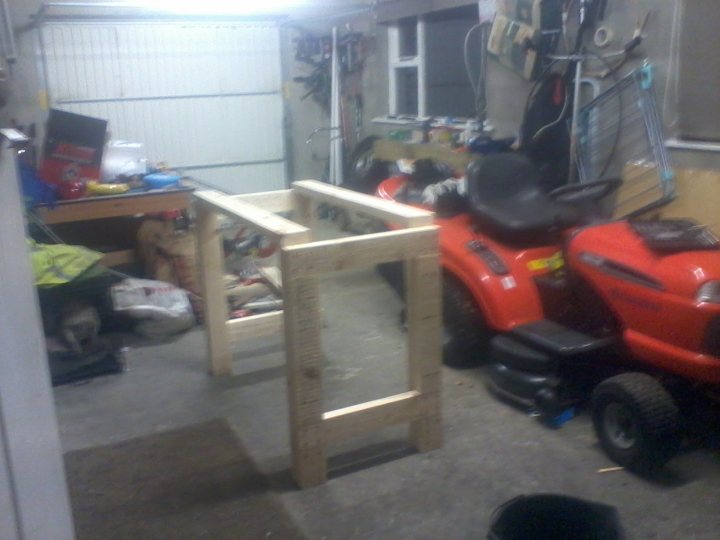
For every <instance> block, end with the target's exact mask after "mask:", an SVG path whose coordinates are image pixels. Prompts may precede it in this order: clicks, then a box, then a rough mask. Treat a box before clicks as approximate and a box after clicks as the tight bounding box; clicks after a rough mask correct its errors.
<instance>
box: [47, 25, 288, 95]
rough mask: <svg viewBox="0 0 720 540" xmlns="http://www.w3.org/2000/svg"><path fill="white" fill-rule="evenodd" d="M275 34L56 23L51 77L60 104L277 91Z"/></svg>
mask: <svg viewBox="0 0 720 540" xmlns="http://www.w3.org/2000/svg"><path fill="white" fill-rule="evenodd" d="M276 36H277V29H276V28H273V27H270V26H267V27H254V26H249V25H232V26H217V27H216V26H207V25H202V26H193V25H180V24H158V25H155V24H154V25H149V24H144V25H143V24H118V25H116V26H110V25H107V26H105V25H72V24H65V25H54V24H51V25H49V26H48V27H47V29H46V30H45V34H44V39H45V43H46V47H47V52H46V55H47V61H48V65H49V69H48V76H49V78H50V79H51V80H50V83H51V85H52V87H53V89H54V95H53V97H54V98H55V99H57V100H79V99H113V98H143V97H153V96H185V95H194V94H201V95H207V94H210V95H213V94H228V93H230V94H237V93H267V92H276V91H277V90H278V88H279V87H280V85H281V81H280V64H279V62H280V51H279V40H278V39H277V37H276Z"/></svg>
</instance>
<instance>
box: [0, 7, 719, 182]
mask: <svg viewBox="0 0 720 540" xmlns="http://www.w3.org/2000/svg"><path fill="white" fill-rule="evenodd" d="M677 1H680V0H637V2H621V1H620V0H611V1H610V2H609V6H608V14H607V15H608V17H607V20H606V24H608V25H610V26H612V28H613V29H614V31H615V35H616V40H615V42H614V43H613V45H611V48H615V47H616V46H620V45H621V44H622V43H624V41H626V40H627V39H629V37H630V36H631V35H632V30H633V28H634V26H635V23H636V19H637V16H638V10H640V11H643V12H644V11H645V10H650V11H651V12H652V16H651V19H650V22H649V25H648V28H647V34H648V37H647V40H646V41H645V43H643V45H642V46H641V47H640V48H639V49H638V51H637V57H638V61H639V60H640V59H642V58H645V57H647V58H649V59H650V60H651V61H652V62H653V63H654V64H655V66H656V68H657V81H656V90H657V92H658V98H659V103H660V105H661V109H662V110H661V113H662V115H663V120H664V122H665V124H666V132H667V134H668V135H669V136H671V135H673V134H674V128H675V126H676V125H677V107H676V106H675V104H674V96H673V95H670V96H669V97H668V100H667V101H666V100H665V98H664V95H665V87H666V80H667V71H668V67H669V65H670V64H671V58H672V55H671V50H670V49H671V29H672V21H673V15H674V11H675V5H676V2H677ZM40 3H41V1H40V0H11V1H10V9H11V14H12V16H13V20H14V23H15V25H16V26H19V25H22V24H25V23H27V22H28V21H29V18H28V17H29V15H30V14H31V13H34V12H35V11H37V9H38V7H39V5H40ZM348 4H349V2H347V1H345V2H342V1H340V0H338V1H337V2H334V3H333V5H334V7H332V6H328V8H327V9H324V10H323V13H322V15H323V16H326V15H332V14H333V12H335V13H338V12H341V11H344V10H347V9H348V8H352V6H349V5H348ZM293 24H296V25H299V26H302V27H305V28H308V29H311V30H314V31H316V32H318V33H324V32H329V31H330V30H331V28H332V26H333V25H338V26H339V27H341V29H345V30H352V31H360V32H364V33H366V35H368V36H369V37H371V38H372V39H373V40H374V41H375V53H374V54H372V55H370V57H369V58H368V59H367V61H366V66H365V71H364V75H363V81H362V88H363V94H364V96H363V97H364V134H370V133H375V134H384V133H386V132H387V131H388V130H389V129H392V128H390V127H388V126H386V125H378V124H373V123H372V122H371V119H372V118H374V117H377V116H382V115H385V114H387V111H388V67H387V32H386V27H385V26H383V25H379V24H376V23H375V20H374V18H373V16H372V15H371V14H369V13H368V14H365V15H355V16H349V17H337V18H327V17H326V18H324V19H317V18H315V19H302V18H299V19H295V20H294V21H293ZM296 35H297V32H296V31H295V30H293V29H292V27H291V26H287V27H286V28H285V29H284V30H283V37H282V39H283V51H284V52H283V55H284V58H283V63H284V72H285V78H286V81H287V84H286V92H287V101H286V118H287V139H288V154H289V158H290V172H291V174H290V178H291V179H298V178H319V177H320V176H321V175H322V170H323V167H324V163H325V159H326V158H327V154H328V137H327V133H325V134H323V135H321V136H318V137H317V138H316V139H315V141H314V142H313V144H311V145H306V144H305V139H306V138H307V135H308V134H309V133H310V132H311V131H312V130H313V129H315V128H316V127H321V126H328V125H329V118H327V117H326V116H325V115H324V114H323V113H322V112H321V110H320V108H319V107H318V106H317V105H315V104H314V103H313V102H312V101H310V100H306V101H302V100H301V99H300V97H301V95H302V87H301V86H300V85H298V84H295V83H293V82H292V80H291V79H292V77H293V76H294V75H297V74H301V70H300V69H299V67H298V66H297V65H296V63H295V62H294V60H293V54H294V52H293V44H292V39H293V38H294V37H295V36H296ZM35 41H36V34H35V33H34V32H25V33H21V34H20V35H19V36H18V45H19V51H20V59H19V61H18V62H17V64H16V65H15V66H14V67H13V72H12V85H13V93H12V95H11V98H10V103H9V105H8V106H6V107H5V108H3V109H1V110H0V122H1V123H2V124H3V125H7V124H8V123H9V121H10V120H11V119H15V120H17V121H18V122H19V123H20V124H27V123H29V122H36V123H39V124H41V123H42V121H43V118H44V114H43V113H42V111H41V110H40V108H39V105H38V90H39V88H40V86H39V79H38V72H37V67H36V59H35V54H36V43H35ZM634 65H637V62H635V63H633V64H629V65H628V66H627V67H626V69H625V71H626V70H627V69H631V68H632V67H633V66H634ZM591 67H592V66H591ZM672 67H673V71H676V68H677V65H676V64H675V65H674V66H672ZM488 74H489V78H488V113H489V114H488V116H489V119H490V121H491V122H492V123H493V124H494V125H495V127H496V134H497V135H498V136H506V135H512V134H514V133H516V132H517V130H518V128H519V126H520V122H521V119H522V111H523V106H524V103H525V100H526V98H527V94H528V91H529V88H530V85H529V84H528V83H527V82H526V81H524V80H523V79H521V78H520V77H519V76H518V75H517V74H515V73H514V72H512V71H510V70H509V69H507V68H505V67H503V66H501V65H499V64H497V63H496V62H494V61H491V62H490V64H489V70H488ZM610 82H611V81H607V83H606V84H610ZM671 82H672V81H671ZM673 87H674V84H670V88H671V90H672V88H673ZM673 155H674V157H675V160H676V162H677V163H678V165H682V166H695V167H710V168H720V155H718V154H710V153H698V152H687V151H684V152H678V151H674V152H673Z"/></svg>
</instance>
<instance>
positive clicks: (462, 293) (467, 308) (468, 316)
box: [443, 275, 494, 368]
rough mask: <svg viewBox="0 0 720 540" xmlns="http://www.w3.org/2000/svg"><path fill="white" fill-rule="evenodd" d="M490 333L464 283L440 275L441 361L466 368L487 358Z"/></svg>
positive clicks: (491, 332)
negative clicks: (441, 300)
mask: <svg viewBox="0 0 720 540" xmlns="http://www.w3.org/2000/svg"><path fill="white" fill-rule="evenodd" d="M493 335H494V332H493V331H492V330H491V329H490V328H489V327H488V325H487V323H486V322H485V317H484V316H483V314H482V312H481V311H480V309H479V308H478V306H477V304H476V303H475V300H474V299H473V297H472V296H471V295H470V292H469V291H468V290H467V289H466V288H465V286H464V285H462V284H461V283H459V282H458V281H457V280H456V279H455V278H453V277H451V276H447V275H446V276H445V277H444V278H443V362H444V363H445V365H447V366H450V367H454V368H467V367H472V366H476V365H478V364H480V363H481V362H482V361H483V360H485V359H486V358H487V356H488V355H487V352H488V349H489V347H490V340H491V339H492V338H493Z"/></svg>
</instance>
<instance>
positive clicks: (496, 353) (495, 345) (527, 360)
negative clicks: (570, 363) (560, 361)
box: [490, 335, 557, 375]
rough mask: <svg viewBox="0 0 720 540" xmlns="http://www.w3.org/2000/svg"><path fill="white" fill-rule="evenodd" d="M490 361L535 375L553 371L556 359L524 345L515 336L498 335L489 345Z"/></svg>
mask: <svg viewBox="0 0 720 540" xmlns="http://www.w3.org/2000/svg"><path fill="white" fill-rule="evenodd" d="M490 362H493V363H498V364H503V365H504V366H506V367H509V368H510V369H514V370H517V371H522V372H525V373H534V374H537V375H546V374H548V373H554V372H555V370H556V369H557V359H556V358H555V357H554V356H553V355H551V354H549V353H547V352H545V351H541V350H540V349H538V348H537V347H533V346H531V345H526V344H525V343H522V342H521V341H519V340H518V339H517V338H516V337H513V336H508V335H499V336H496V337H494V338H493V340H492V343H491V347H490Z"/></svg>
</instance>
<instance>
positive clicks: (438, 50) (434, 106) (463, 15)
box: [388, 4, 478, 118]
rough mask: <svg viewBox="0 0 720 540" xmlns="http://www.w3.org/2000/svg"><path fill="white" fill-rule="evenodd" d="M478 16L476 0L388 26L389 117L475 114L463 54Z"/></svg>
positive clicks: (408, 18) (467, 116)
mask: <svg viewBox="0 0 720 540" xmlns="http://www.w3.org/2000/svg"><path fill="white" fill-rule="evenodd" d="M477 22H478V8H477V4H474V5H469V6H463V7H459V8H453V9H446V10H442V11H436V12H433V13H428V14H426V15H422V16H415V17H406V18H403V19H400V20H398V21H395V22H394V23H392V24H391V25H390V26H389V28H388V66H389V73H388V75H389V111H388V113H389V116H390V117H396V118H397V117H400V118H406V117H409V118H413V117H427V116H435V117H453V118H470V117H473V116H474V115H475V108H474V107H475V106H474V98H473V89H472V85H471V84H470V79H469V78H468V74H467V72H466V69H465V61H464V56H463V55H464V42H465V36H466V34H467V33H468V31H469V30H470V29H471V28H472V27H473V26H474V25H475V24H477ZM472 60H473V59H472V58H471V61H472Z"/></svg>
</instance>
